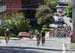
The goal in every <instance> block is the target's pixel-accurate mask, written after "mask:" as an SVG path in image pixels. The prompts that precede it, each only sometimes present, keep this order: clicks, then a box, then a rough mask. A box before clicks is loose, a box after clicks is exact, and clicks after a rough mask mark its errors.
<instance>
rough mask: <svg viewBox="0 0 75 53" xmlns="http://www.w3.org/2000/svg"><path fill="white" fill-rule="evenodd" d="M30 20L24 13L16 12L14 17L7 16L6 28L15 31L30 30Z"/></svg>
mask: <svg viewBox="0 0 75 53" xmlns="http://www.w3.org/2000/svg"><path fill="white" fill-rule="evenodd" d="M29 23H30V21H29V20H28V19H27V18H26V17H24V15H23V14H22V13H21V14H18V13H17V14H16V15H15V16H13V17H7V20H6V28H9V29H13V30H14V31H15V33H18V32H21V31H22V32H23V31H28V30H29V29H30V25H29Z"/></svg>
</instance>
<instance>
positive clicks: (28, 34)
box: [18, 32, 32, 38]
mask: <svg viewBox="0 0 75 53" xmlns="http://www.w3.org/2000/svg"><path fill="white" fill-rule="evenodd" d="M18 36H19V37H21V38H22V37H26V38H32V34H31V33H28V32H19V34H18Z"/></svg>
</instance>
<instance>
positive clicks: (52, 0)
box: [44, 0, 58, 12]
mask: <svg viewBox="0 0 75 53" xmlns="http://www.w3.org/2000/svg"><path fill="white" fill-rule="evenodd" d="M57 1H58V0H44V4H45V5H47V6H49V7H50V8H51V9H52V11H53V12H55V11H56V6H57V4H58V2H57Z"/></svg>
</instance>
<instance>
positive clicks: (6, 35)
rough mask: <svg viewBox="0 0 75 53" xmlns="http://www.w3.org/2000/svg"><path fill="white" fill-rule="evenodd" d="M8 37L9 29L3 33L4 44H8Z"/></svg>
mask: <svg viewBox="0 0 75 53" xmlns="http://www.w3.org/2000/svg"><path fill="white" fill-rule="evenodd" d="M9 35H10V30H9V29H6V30H5V32H4V36H5V42H6V44H8V41H9Z"/></svg>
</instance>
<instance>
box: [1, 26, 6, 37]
mask: <svg viewBox="0 0 75 53" xmlns="http://www.w3.org/2000/svg"><path fill="white" fill-rule="evenodd" d="M4 31H5V28H4V27H0V36H3V35H4Z"/></svg>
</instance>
